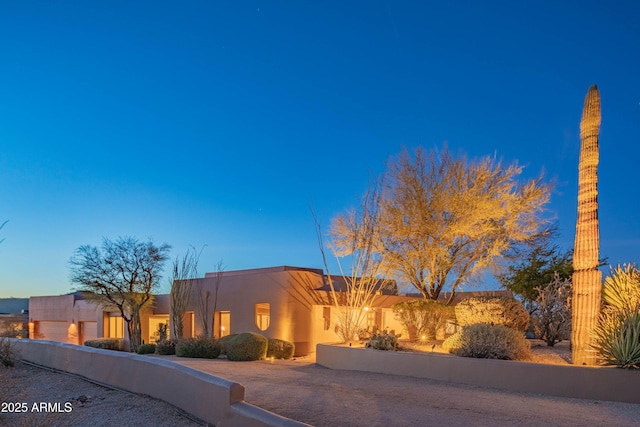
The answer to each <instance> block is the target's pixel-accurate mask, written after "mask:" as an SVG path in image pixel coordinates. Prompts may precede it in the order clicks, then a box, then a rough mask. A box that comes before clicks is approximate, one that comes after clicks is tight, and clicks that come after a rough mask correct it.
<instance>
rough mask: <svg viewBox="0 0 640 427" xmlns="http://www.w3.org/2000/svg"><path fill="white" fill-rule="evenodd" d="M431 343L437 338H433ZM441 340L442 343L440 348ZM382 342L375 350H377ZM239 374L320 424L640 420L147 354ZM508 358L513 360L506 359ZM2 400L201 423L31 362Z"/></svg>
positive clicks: (435, 388) (449, 387) (282, 411)
mask: <svg viewBox="0 0 640 427" xmlns="http://www.w3.org/2000/svg"><path fill="white" fill-rule="evenodd" d="M429 347H431V346H429ZM434 350H435V349H434ZM370 351H374V350H370ZM532 352H533V354H534V361H535V363H552V364H568V362H567V357H568V356H569V354H570V353H569V350H568V343H566V342H561V343H559V344H557V345H556V346H555V347H547V346H545V345H542V343H538V342H533V345H532ZM148 357H154V358H162V359H165V360H170V361H173V362H175V363H180V364H183V365H186V366H189V367H192V368H194V369H198V370H201V371H204V372H207V373H210V374H212V375H215V376H219V377H223V378H226V379H230V380H233V381H235V382H239V383H241V384H242V385H244V386H245V388H246V394H245V400H246V401H247V402H249V403H251V404H253V405H256V406H258V407H260V408H263V409H266V410H269V411H272V412H275V413H277V414H279V415H282V416H285V417H287V418H291V419H294V420H297V421H301V422H304V423H308V424H311V425H315V426H330V425H349V426H413V425H424V423H425V422H426V423H429V424H433V425H441V424H448V425H454V426H456V425H460V426H462V425H465V426H466V425H477V426H483V425H486V426H489V425H491V426H497V425H503V426H508V425H516V424H517V425H531V426H533V425H557V426H569V425H571V426H580V425H583V426H597V425H602V426H604V425H607V426H609V425H616V426H632V425H637V419H638V418H640V405H637V404H629V403H617V402H605V401H593V400H583V399H569V398H558V397H550V396H544V395H539V394H527V393H515V392H505V391H500V390H496V389H490V388H482V387H473V386H464V385H458V384H447V383H442V382H438V381H431V380H425V379H417V378H411V377H405V376H391V375H383V374H374V373H365V372H355V371H336V370H331V369H327V368H324V367H322V366H319V365H317V364H316V363H315V360H314V359H313V358H312V357H303V358H295V359H293V360H273V361H271V360H262V361H254V362H229V361H227V360H225V359H224V358H221V359H215V360H208V359H189V358H178V357H175V356H157V355H153V356H148ZM505 363H509V362H508V361H506V362H505ZM0 375H2V382H3V384H12V386H9V387H6V388H3V393H4V394H5V396H2V398H3V401H11V400H20V401H26V402H29V404H32V403H33V402H39V401H47V402H55V401H60V402H71V404H72V405H73V409H72V411H71V412H68V413H53V414H51V413H49V414H41V413H27V414H6V413H5V414H2V416H1V417H0V423H4V424H5V425H16V426H21V425H25V426H27V425H50V426H84V425H88V424H90V425H94V426H102V425H105V426H106V425H131V426H145V425H159V426H195V425H201V424H199V422H198V421H197V420H193V419H190V418H189V417H188V416H187V415H185V414H184V413H181V412H180V411H179V410H178V409H176V408H175V407H173V406H171V405H169V404H167V403H165V402H161V401H158V400H155V399H151V398H149V397H145V396H140V395H136V394H131V393H127V392H124V391H118V390H113V389H110V388H105V387H102V386H100V385H96V384H93V383H90V382H88V381H84V380H82V379H79V378H77V377H74V376H70V375H67V374H64V373H60V372H54V371H51V370H47V369H42V368H38V367H34V366H30V365H26V364H20V365H18V367H16V368H15V369H3V370H0Z"/></svg>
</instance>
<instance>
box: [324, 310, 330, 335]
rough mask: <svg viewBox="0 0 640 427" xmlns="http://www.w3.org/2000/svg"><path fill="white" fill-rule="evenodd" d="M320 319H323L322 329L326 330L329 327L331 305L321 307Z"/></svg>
mask: <svg viewBox="0 0 640 427" xmlns="http://www.w3.org/2000/svg"><path fill="white" fill-rule="evenodd" d="M322 320H323V321H324V330H325V331H328V330H329V328H330V327H331V307H322Z"/></svg>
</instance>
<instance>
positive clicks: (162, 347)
mask: <svg viewBox="0 0 640 427" xmlns="http://www.w3.org/2000/svg"><path fill="white" fill-rule="evenodd" d="M156 354H160V355H162V356H168V355H171V354H176V341H175V340H164V341H158V342H156Z"/></svg>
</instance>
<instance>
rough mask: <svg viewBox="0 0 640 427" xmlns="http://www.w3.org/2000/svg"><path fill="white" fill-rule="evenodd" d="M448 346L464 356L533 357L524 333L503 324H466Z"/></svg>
mask: <svg viewBox="0 0 640 427" xmlns="http://www.w3.org/2000/svg"><path fill="white" fill-rule="evenodd" d="M454 336H455V335H453V336H451V337H449V339H452V338H453V337H454ZM443 347H445V345H444V344H443ZM447 348H448V349H449V352H451V353H453V354H455V355H457V356H462V357H477V358H480V359H503V360H527V359H530V358H531V346H530V344H529V342H528V341H527V340H526V338H525V337H524V335H523V333H522V332H519V331H516V330H513V329H511V328H508V327H506V326H503V325H488V324H486V323H478V324H475V325H471V326H464V327H463V328H462V331H460V332H459V336H458V337H456V338H454V339H452V340H451V341H450V342H448V343H447Z"/></svg>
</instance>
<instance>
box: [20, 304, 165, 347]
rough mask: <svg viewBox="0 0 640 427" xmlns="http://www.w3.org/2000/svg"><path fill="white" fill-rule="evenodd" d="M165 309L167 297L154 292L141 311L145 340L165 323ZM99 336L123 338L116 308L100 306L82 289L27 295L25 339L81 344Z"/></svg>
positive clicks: (121, 323)
mask: <svg viewBox="0 0 640 427" xmlns="http://www.w3.org/2000/svg"><path fill="white" fill-rule="evenodd" d="M156 312H158V313H160V314H158V315H157V314H156ZM168 312H169V296H168V295H158V296H156V298H155V304H154V306H153V307H152V308H149V309H147V310H144V311H143V313H141V320H142V337H143V339H144V340H145V342H150V338H151V339H153V334H154V332H155V331H156V330H157V324H158V323H166V322H168V320H169V315H168ZM99 337H110V338H124V337H126V332H125V326H124V323H123V320H122V317H120V313H119V312H118V311H117V310H115V309H113V310H109V309H104V308H103V307H101V306H99V305H98V304H96V303H94V302H92V301H90V300H88V299H87V296H86V294H85V293H83V292H75V293H72V294H67V295H58V296H41V297H31V298H29V338H31V339H43V340H50V341H59V342H66V343H69V344H79V345H82V344H83V343H84V342H85V341H87V340H90V339H95V338H99Z"/></svg>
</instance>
